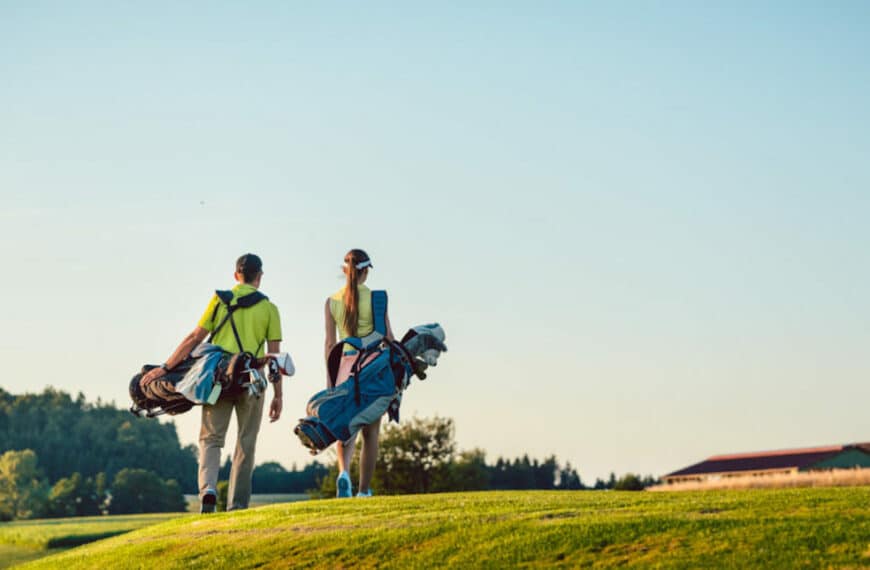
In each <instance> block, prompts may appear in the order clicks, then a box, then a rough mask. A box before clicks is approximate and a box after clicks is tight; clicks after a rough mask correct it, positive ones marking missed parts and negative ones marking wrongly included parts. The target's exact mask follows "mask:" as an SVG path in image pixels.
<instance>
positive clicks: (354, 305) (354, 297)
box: [342, 249, 371, 335]
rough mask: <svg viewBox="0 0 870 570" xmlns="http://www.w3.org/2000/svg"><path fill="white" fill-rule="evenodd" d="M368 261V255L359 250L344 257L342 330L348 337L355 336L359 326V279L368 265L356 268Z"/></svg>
mask: <svg viewBox="0 0 870 570" xmlns="http://www.w3.org/2000/svg"><path fill="white" fill-rule="evenodd" d="M366 261H368V262H369V264H368V265H371V261H370V260H369V254H367V253H366V252H364V251H363V250H361V249H352V250H350V251H349V252H347V255H345V256H344V274H345V275H347V286H346V287H345V288H344V299H343V301H344V322H343V323H342V324H343V325H344V329H345V330H346V331H347V334H349V335H356V334H357V331H356V329H357V326H358V325H359V290H358V289H357V287H358V286H359V277H360V275H361V274H362V272H363V271H368V265H366V266H365V267H363V268H357V266H358V265H360V264H362V263H364V262H366Z"/></svg>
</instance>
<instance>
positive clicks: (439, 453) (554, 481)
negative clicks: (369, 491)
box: [315, 416, 658, 497]
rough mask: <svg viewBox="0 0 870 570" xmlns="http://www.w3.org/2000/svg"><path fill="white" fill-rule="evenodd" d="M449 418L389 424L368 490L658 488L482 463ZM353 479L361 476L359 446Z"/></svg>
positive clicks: (558, 467) (528, 462) (560, 470)
mask: <svg viewBox="0 0 870 570" xmlns="http://www.w3.org/2000/svg"><path fill="white" fill-rule="evenodd" d="M454 434H455V429H454V424H453V420H452V419H450V418H441V417H437V416H436V417H434V418H411V419H409V420H403V421H402V423H400V424H395V423H390V424H388V425H386V427H384V428H383V431H382V432H381V436H380V452H379V455H378V462H377V464H376V467H375V473H374V476H373V480H372V487H373V488H374V489H376V490H377V491H378V492H379V493H382V494H387V495H389V494H407V493H435V492H453V491H484V490H531V489H542V490H583V489H615V490H626V491H635V490H642V489H644V488H645V487H648V486H651V485H654V484H656V483H657V482H658V481H657V480H656V479H655V478H654V477H652V476H650V475H648V476H646V477H640V476H639V475H636V474H633V473H628V474H626V475H624V476H622V477H620V478H618V479H617V478H616V476H615V475H614V474H611V476H610V479H609V480H608V481H602V480H600V479H598V480H596V482H595V484H594V486H592V487H587V486H586V485H584V483H583V481H582V479H581V478H580V475H579V473H578V472H577V470H576V468H574V467H573V466H572V465H571V464H570V463H565V464H564V465H562V464H560V463H559V461H558V460H557V459H556V457H555V456H550V457H548V458H546V459H544V460H543V461H538V460H537V459H530V458H529V456H528V455H523V456H522V457H517V458H515V459H512V460H511V459H505V458H502V457H499V458H498V459H497V460H496V461H495V463H493V464H488V463H487V462H486V454H485V452H484V451H483V450H481V449H472V450H467V451H459V450H458V449H457V446H456V441H455V437H454ZM356 454H357V458H356V460H355V461H354V463H353V467H352V471H353V472H352V473H351V479H352V480H354V481H356V480H357V479H358V477H359V473H358V471H357V466H358V465H359V461H358V456H359V446H357V449H356ZM337 475H338V471H337V467H335V464H334V462H333V467H332V468H331V469H330V470H329V472H328V473H327V474H326V476H325V477H324V478H323V479H322V480H321V485H320V488H319V490H318V492H317V493H315V495H316V496H320V497H334V496H335V477H336V476H337Z"/></svg>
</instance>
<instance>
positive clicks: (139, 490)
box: [109, 469, 187, 515]
mask: <svg viewBox="0 0 870 570" xmlns="http://www.w3.org/2000/svg"><path fill="white" fill-rule="evenodd" d="M186 510H187V502H186V501H185V499H184V495H183V494H182V492H181V487H180V486H179V485H178V483H177V482H176V481H175V480H174V479H169V480H168V481H164V480H163V479H161V478H160V477H158V476H157V475H156V474H155V473H154V472H152V471H146V470H145V469H121V470H120V471H118V474H117V475H115V479H114V480H113V481H112V491H111V499H110V501H109V514H113V515H120V514H138V513H168V512H180V511H186Z"/></svg>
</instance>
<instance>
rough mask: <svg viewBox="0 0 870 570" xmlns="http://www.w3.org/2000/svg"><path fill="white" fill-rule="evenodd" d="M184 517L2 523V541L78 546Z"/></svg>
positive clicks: (98, 518)
mask: <svg viewBox="0 0 870 570" xmlns="http://www.w3.org/2000/svg"><path fill="white" fill-rule="evenodd" d="M179 516H182V515H181V514H180V513H159V514H149V515H117V516H111V517H77V518H66V519H37V520H28V521H15V522H10V523H4V524H0V544H8V545H16V546H29V547H33V548H63V547H68V546H78V545H80V544H86V543H88V542H93V541H95V540H99V539H102V538H107V537H110V536H115V535H118V534H124V533H126V532H130V531H131V530H134V529H137V528H142V527H144V526H150V525H154V524H156V523H160V522H163V521H165V520H168V519H172V518H176V517H179Z"/></svg>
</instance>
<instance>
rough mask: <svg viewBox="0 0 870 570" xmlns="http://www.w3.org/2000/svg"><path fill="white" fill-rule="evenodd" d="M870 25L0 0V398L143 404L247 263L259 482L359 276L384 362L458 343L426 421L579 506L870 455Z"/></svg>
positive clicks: (847, 17) (793, 9) (278, 452)
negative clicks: (526, 459) (358, 253)
mask: <svg viewBox="0 0 870 570" xmlns="http://www.w3.org/2000/svg"><path fill="white" fill-rule="evenodd" d="M868 26H870V4H868V3H866V2H836V3H822V2H815V3H809V2H721V3H712V2H709V3H708V2H705V3H697V2H623V3H610V2H602V3H597V4H591V3H581V2H535V3H533V2H510V3H509V2H473V3H470V2H440V3H437V4H433V5H421V4H420V3H411V4H409V3H406V2H396V3H338V2H335V3H321V2H316V3H312V2H306V3H295V2H259V3H254V4H251V3H235V2H148V3H138V4H137V3H109V2H93V3H92V2H75V3H72V2H38V1H29V2H11V1H3V2H0V195H2V210H0V254H2V255H0V258H2V259H3V262H4V265H5V269H4V271H3V279H2V285H0V287H2V289H0V296H2V298H3V300H4V308H3V311H2V315H3V316H2V323H3V326H2V327H0V358H2V361H3V362H4V373H3V376H2V379H0V386H2V387H3V388H4V389H6V390H9V391H11V392H13V393H20V392H24V391H40V390H42V389H43V387H45V386H46V385H52V386H55V387H57V388H60V389H63V390H67V391H71V392H78V391H82V392H84V394H85V395H86V396H87V397H88V398H90V399H95V398H97V397H101V398H102V399H103V400H114V401H115V402H116V403H118V404H119V405H124V406H125V405H127V401H128V398H127V395H126V384H127V381H128V380H129V377H130V376H131V374H132V373H133V372H134V371H135V370H136V368H137V367H138V366H140V365H141V364H142V363H143V362H160V361H162V360H163V359H165V358H166V356H167V355H168V354H169V352H170V351H171V350H172V349H173V348H174V347H175V345H176V344H177V343H178V341H179V340H180V339H181V338H182V337H183V336H184V334H186V333H187V332H188V331H189V330H190V329H191V328H192V327H193V326H194V324H195V323H196V320H197V318H198V317H199V316H200V314H201V312H202V311H203V309H204V307H205V304H206V302H207V301H208V298H209V295H210V293H211V291H212V290H213V289H215V288H226V287H228V286H229V285H231V283H232V267H233V261H234V259H235V258H236V257H237V256H238V255H239V254H241V253H244V252H246V251H253V252H256V253H258V254H260V255H261V256H262V257H263V259H264V263H265V277H264V280H263V290H264V291H265V292H266V293H267V294H268V295H269V296H270V297H271V298H272V299H273V300H274V301H275V302H276V304H277V305H278V306H279V307H280V309H281V312H282V316H283V322H284V337H285V347H286V348H287V349H288V350H289V351H291V352H292V354H293V355H294V357H295V359H296V362H297V365H298V370H299V373H298V375H297V376H296V377H294V378H293V379H292V380H290V381H289V384H288V385H287V389H286V396H285V415H284V417H283V418H282V420H281V421H280V422H279V423H278V424H275V425H264V427H263V430H262V432H261V444H260V448H259V455H258V460H259V461H263V460H267V459H274V460H278V461H281V462H282V463H284V464H285V465H288V466H289V465H290V464H291V463H293V462H298V463H300V464H301V463H303V462H305V461H307V460H308V456H307V454H306V453H305V451H304V450H303V449H302V447H301V446H300V445H299V443H298V441H297V440H296V438H295V437H293V436H292V435H291V429H292V427H293V425H294V424H295V420H296V418H298V417H300V416H301V415H302V414H303V411H304V405H305V402H306V401H307V398H308V397H309V396H310V395H311V394H312V393H313V392H314V391H316V390H317V389H319V388H320V387H321V386H322V385H323V381H324V380H323V378H324V371H323V364H322V344H323V323H322V306H323V300H324V299H325V297H326V296H327V295H328V294H330V293H332V292H333V291H334V290H336V289H338V288H339V287H340V286H341V280H340V277H339V276H340V263H341V257H342V255H343V254H344V252H345V251H346V250H347V249H348V248H351V247H362V248H364V249H366V250H368V251H369V253H370V254H371V255H372V258H373V260H374V263H375V266H376V269H375V270H374V271H373V273H372V275H371V278H370V284H371V285H372V286H374V287H379V288H386V289H388V290H389V291H390V294H391V316H392V321H393V323H394V326H395V327H396V328H397V329H403V328H405V327H407V326H411V325H416V324H419V323H422V322H429V321H433V320H437V321H440V322H441V323H442V324H443V325H444V327H445V329H446V331H447V335H448V345H449V346H450V349H451V350H450V352H449V353H448V354H447V355H446V356H445V358H444V359H443V361H442V364H441V365H440V366H439V367H438V369H437V370H435V371H434V372H433V374H432V375H431V377H430V380H427V381H426V382H425V383H420V384H416V385H414V386H413V387H412V389H411V390H410V391H409V392H408V394H407V397H406V400H405V404H404V413H405V414H406V415H409V414H412V413H417V414H419V415H423V416H430V415H433V414H440V415H443V416H449V417H452V418H454V419H455V420H456V426H457V439H458V443H459V446H460V447H461V448H464V449H468V448H472V447H481V448H483V449H485V450H486V451H487V452H488V457H489V459H490V460H495V459H496V457H497V456H499V455H504V456H510V457H514V456H516V455H517V454H521V453H525V452H528V453H529V454H530V455H532V456H533V457H539V458H543V457H544V456H545V455H548V454H551V453H554V454H556V455H557V456H558V458H559V459H560V460H562V461H565V460H568V461H570V462H571V463H572V464H573V465H575V466H576V467H577V468H578V469H579V471H580V474H581V476H582V477H583V478H584V480H585V481H587V482H591V481H593V480H594V478H595V477H604V476H606V475H607V473H608V472H609V471H610V470H615V471H616V472H617V473H622V472H625V471H639V472H642V473H654V474H662V473H665V472H668V471H670V470H673V469H676V468H679V467H682V466H684V465H686V464H688V463H691V462H693V461H696V460H699V459H701V458H703V457H706V456H708V455H711V454H714V453H725V452H734V451H747V450H761V449H770V448H782V447H791V446H805V445H817V444H828V443H841V442H850V441H855V440H863V441H866V440H868V439H870V422H868V414H867V402H868V401H870V382H868V376H870V350H868V349H867V346H868V341H870V327H868V316H870V301H868V299H870V297H868V295H867V291H868V289H870V270H868V264H867V261H866V260H867V247H868V242H870V229H868V228H870V224H868V222H867V220H868V217H870V160H868V157H870V110H868V109H870V106H868V104H867V102H868V101H870V39H868V37H870V36H868V34H867V29H868ZM177 423H178V427H179V433H180V435H181V438H182V440H183V441H185V442H193V441H195V438H196V436H197V429H198V413H196V412H194V413H190V414H187V415H185V416H182V417H180V418H179V419H178V420H177ZM230 441H232V440H230Z"/></svg>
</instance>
